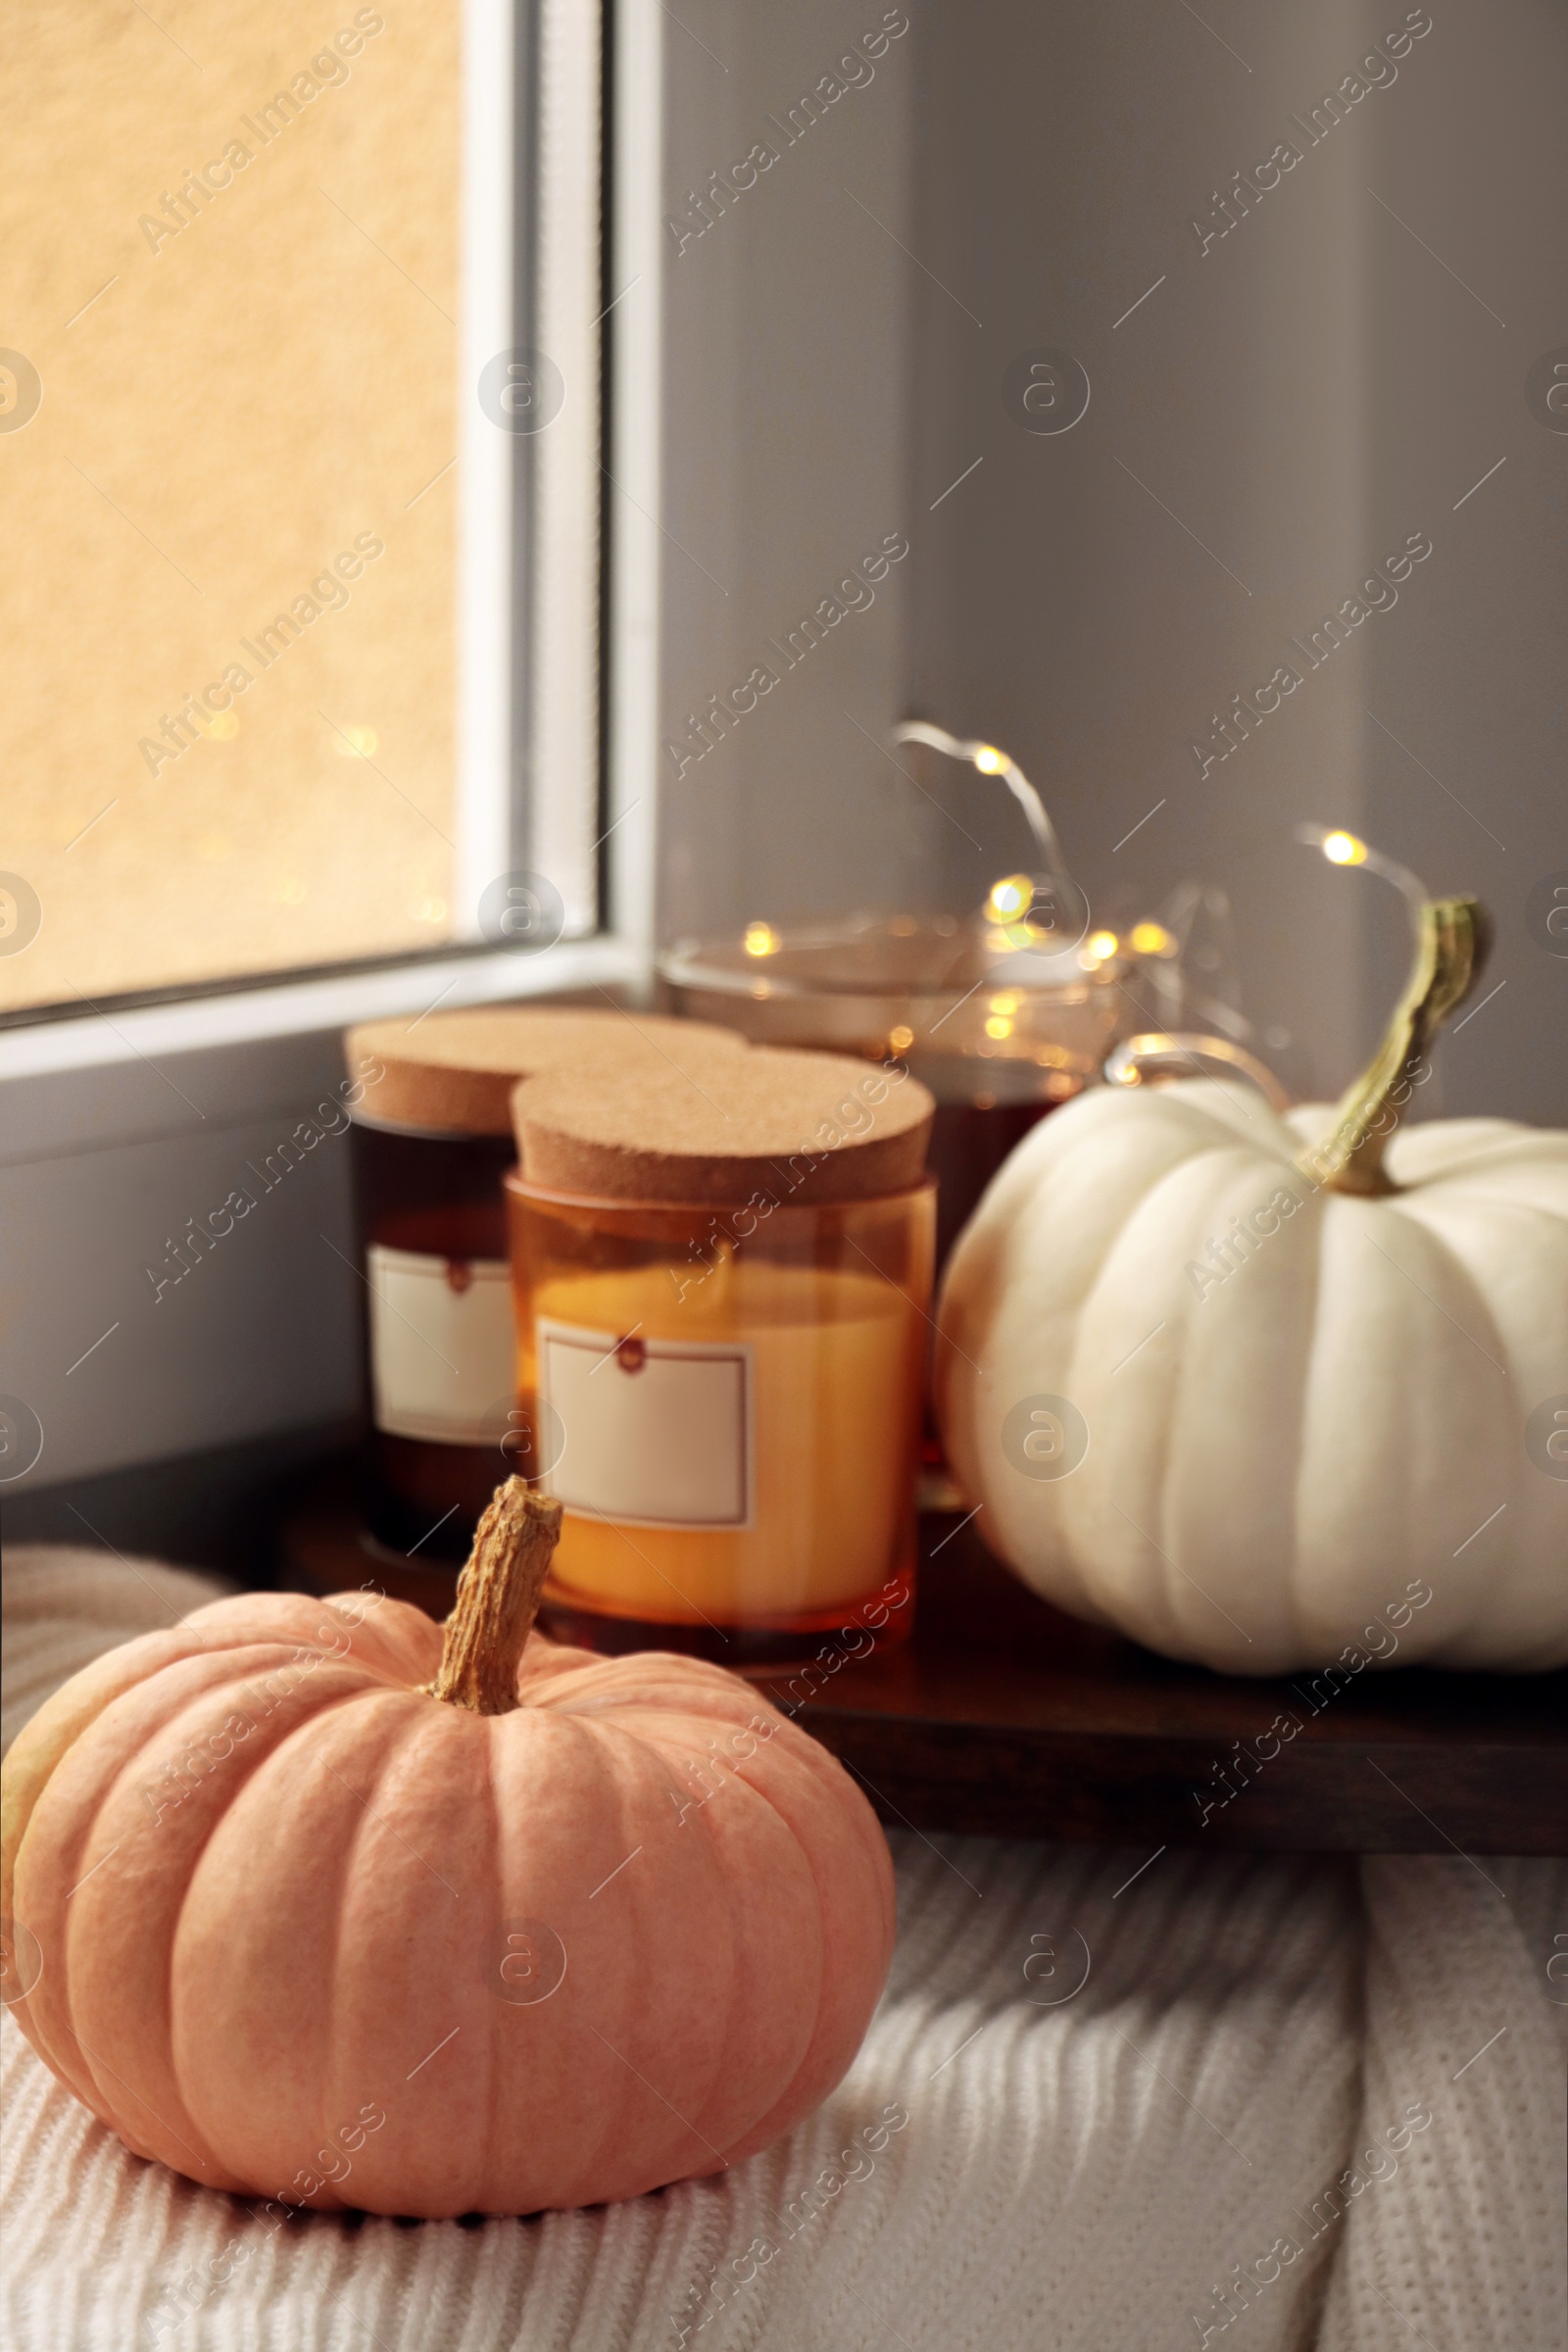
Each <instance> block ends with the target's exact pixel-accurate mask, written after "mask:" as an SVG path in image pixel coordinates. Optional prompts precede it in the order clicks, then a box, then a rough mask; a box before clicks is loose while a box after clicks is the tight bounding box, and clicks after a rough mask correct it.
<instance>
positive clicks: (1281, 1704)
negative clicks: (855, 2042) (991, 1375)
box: [279, 1485, 1568, 1857]
mask: <svg viewBox="0 0 1568 2352" xmlns="http://www.w3.org/2000/svg"><path fill="white" fill-rule="evenodd" d="M922 1553H923V1566H922V1571H921V1584H920V1593H919V1599H918V1605H917V1614H916V1620H915V1631H914V1636H913V1639H912V1641H910V1642H908V1643H907V1644H906V1645H905V1646H904V1647H903V1648H901V1649H894V1650H886V1651H882V1652H873V1653H872V1654H871V1655H870V1656H868V1657H864V1658H852V1657H849V1656H848V1655H845V1654H844V1653H842V1652H840V1653H839V1654H840V1655H842V1656H843V1662H842V1663H841V1664H839V1665H838V1666H837V1667H836V1668H834V1669H832V1670H831V1671H829V1670H828V1669H827V1668H826V1667H823V1668H821V1669H819V1670H818V1672H819V1674H820V1687H819V1688H817V1689H816V1691H815V1694H814V1695H806V1692H807V1691H808V1689H809V1685H808V1684H807V1683H806V1682H804V1681H803V1680H802V1678H800V1677H795V1678H789V1677H786V1678H783V1679H782V1681H780V1680H777V1679H773V1680H768V1679H761V1678H759V1679H760V1688H762V1689H763V1690H764V1691H767V1692H768V1694H769V1695H770V1696H772V1697H773V1698H774V1699H775V1701H776V1703H778V1704H780V1705H782V1706H784V1707H785V1708H786V1709H787V1710H788V1711H790V1712H791V1713H793V1714H794V1715H795V1716H796V1718H797V1720H798V1721H799V1722H800V1723H801V1724H802V1725H803V1726H804V1727H805V1728H806V1729H807V1730H809V1732H811V1733H812V1734H814V1736H815V1737H816V1738H817V1739H818V1740H821V1741H822V1742H823V1744H824V1745H825V1746H827V1747H829V1748H831V1749H832V1750H833V1752H834V1754H835V1755H837V1756H840V1757H842V1759H843V1760H844V1762H845V1764H847V1765H848V1766H849V1768H850V1769H851V1771H853V1772H854V1773H856V1774H857V1775H858V1778H859V1779H860V1780H861V1782H862V1783H863V1785H864V1787H865V1789H866V1792H867V1794H868V1795H869V1796H870V1798H871V1800H872V1802H873V1803H874V1804H875V1805H876V1807H877V1810H878V1812H879V1813H880V1814H881V1816H882V1818H883V1820H884V1821H887V1822H889V1823H890V1824H893V1825H895V1826H898V1825H903V1826H905V1827H907V1828H910V1829H915V1830H923V1831H930V1830H961V1831H969V1832H974V1833H978V1834H980V1835H983V1836H989V1837H1009V1838H1060V1839H1065V1840H1068V1841H1070V1842H1075V1843H1095V1844H1114V1845H1129V1846H1136V1845H1148V1846H1149V1847H1151V1848H1158V1847H1164V1846H1167V1845H1180V1846H1191V1847H1196V1848H1198V1849H1200V1850H1201V1849H1202V1848H1204V1847H1214V1848H1219V1847H1225V1848H1229V1849H1235V1848H1238V1847H1241V1848H1254V1849H1258V1848H1262V1849H1289V1850H1293V1851H1319V1852H1349V1853H1359V1852H1365V1853H1407V1854H1416V1853H1420V1854H1441V1853H1459V1854H1463V1855H1465V1856H1466V1857H1470V1856H1473V1855H1477V1854H1481V1855H1485V1854H1501V1853H1510V1854H1544V1853H1562V1852H1564V1851H1568V1674H1551V1675H1519V1676H1512V1675H1461V1674H1441V1673H1436V1672H1430V1671H1428V1670H1426V1669H1423V1668H1421V1667H1411V1668H1408V1669H1405V1670H1399V1671H1394V1672H1390V1673H1371V1672H1369V1673H1365V1674H1362V1675H1360V1676H1358V1677H1357V1678H1356V1679H1355V1681H1353V1682H1352V1683H1350V1684H1349V1685H1348V1687H1346V1688H1344V1689H1342V1690H1339V1691H1334V1692H1333V1693H1332V1695H1328V1694H1326V1693H1325V1691H1324V1690H1323V1689H1322V1687H1321V1686H1320V1688H1319V1690H1318V1691H1317V1693H1316V1703H1315V1705H1314V1694H1313V1691H1312V1689H1311V1687H1310V1678H1309V1677H1307V1676H1305V1675H1298V1676H1296V1677H1293V1678H1292V1679H1291V1680H1289V1681H1283V1682H1249V1681H1243V1680H1241V1679H1238V1678H1234V1677H1231V1676H1226V1675H1217V1674H1209V1673H1207V1672H1205V1671H1204V1670H1203V1669H1202V1668H1201V1667H1192V1666H1179V1665H1173V1664H1172V1663H1171V1662H1170V1661H1169V1660H1167V1659H1164V1658H1157V1657H1154V1656H1153V1655H1152V1654H1151V1652H1149V1651H1148V1650H1144V1649H1140V1648H1138V1647H1137V1646H1136V1645H1135V1644H1134V1643H1132V1642H1124V1641H1121V1640H1120V1639H1119V1638H1118V1637H1116V1636H1115V1635H1113V1634H1107V1633H1103V1632H1101V1631H1099V1630H1098V1629H1097V1628H1095V1627H1091V1626H1085V1625H1080V1624H1079V1623H1078V1622H1077V1621H1076V1620H1075V1619H1073V1618H1070V1617H1066V1616H1063V1615H1062V1614H1061V1612H1060V1611H1059V1610H1056V1609H1053V1608H1049V1607H1047V1606H1046V1604H1045V1603H1044V1602H1043V1601H1039V1600H1037V1599H1035V1597H1034V1596H1033V1594H1032V1593H1028V1592H1026V1591H1025V1590H1024V1588H1023V1587H1022V1586H1021V1585H1020V1584H1018V1583H1017V1582H1016V1581H1015V1580H1014V1579H1013V1578H1012V1577H1011V1576H1010V1575H1009V1574H1008V1573H1007V1572H1006V1571H1005V1569H1004V1568H1002V1567H1000V1566H999V1565H998V1563H997V1562H996V1561H995V1560H994V1559H993V1558H992V1557H991V1555H990V1553H989V1552H988V1551H987V1550H986V1549H985V1547H984V1545H983V1544H981V1543H980V1542H979V1540H978V1539H977V1537H976V1536H975V1535H974V1533H973V1531H972V1530H971V1529H968V1528H966V1527H963V1526H961V1524H960V1523H957V1522H956V1521H954V1520H952V1519H938V1518H933V1519H931V1520H928V1521H927V1522H926V1523H925V1524H924V1527H923V1529H922ZM279 1567H280V1580H279V1581H280V1582H282V1583H284V1584H286V1585H290V1586H293V1587H296V1588H303V1589H305V1590H307V1591H315V1592H332V1591H336V1590H338V1589H339V1588H341V1587H343V1586H347V1585H358V1584H361V1583H362V1582H363V1581H364V1580H365V1579H366V1578H367V1577H368V1576H372V1575H373V1576H376V1577H378V1578H379V1580H380V1581H381V1583H382V1584H383V1586H384V1588H385V1590H386V1591H387V1592H389V1593H394V1594H395V1595H397V1596H398V1597H401V1598H404V1599H408V1600H412V1601H415V1602H417V1604H418V1605H419V1606H421V1607H425V1608H428V1609H429V1610H430V1612H431V1614H432V1615H434V1616H444V1615H445V1613H446V1611H447V1609H448V1607H449V1606H450V1605H451V1595H452V1590H453V1582H454V1578H453V1572H452V1571H451V1570H450V1569H442V1568H439V1567H422V1566H421V1565H420V1563H419V1562H418V1561H417V1559H416V1560H413V1561H404V1562H399V1561H398V1560H397V1558H396V1555H394V1554H390V1553H386V1552H384V1551H381V1550H380V1549H379V1548H378V1547H374V1546H371V1545H370V1544H369V1542H368V1538H366V1537H365V1535H364V1533H363V1530H362V1529H361V1528H360V1526H359V1523H358V1520H357V1518H356V1516H355V1513H354V1510H353V1506H352V1503H351V1502H350V1501H349V1500H348V1498H347V1495H346V1493H345V1492H344V1490H343V1489H342V1488H341V1487H333V1486H331V1485H328V1486H324V1487H322V1488H321V1489H319V1490H317V1491H316V1492H315V1493H314V1494H313V1495H311V1496H310V1497H309V1498H308V1499H307V1501H306V1502H305V1504H304V1505H303V1506H302V1508H301V1509H300V1510H299V1511H298V1512H297V1513H295V1514H294V1516H293V1517H292V1518H291V1519H290V1520H289V1521H288V1522H287V1523H286V1525H285V1528H284V1531H283V1547H282V1557H281V1559H280V1562H279ZM792 1679H793V1681H794V1683H795V1692H794V1694H793V1695H792V1693H791V1691H790V1690H789V1688H788V1687H787V1685H788V1683H789V1682H790V1681H791V1680H792ZM803 1702H804V1703H803ZM1280 1717H1285V1718H1287V1719H1289V1720H1292V1721H1294V1722H1295V1723H1296V1724H1298V1725H1299V1730H1298V1731H1297V1732H1296V1733H1295V1735H1294V1736H1293V1737H1292V1738H1291V1739H1290V1740H1288V1741H1287V1740H1282V1739H1281V1738H1280V1736H1279V1734H1278V1733H1271V1731H1270V1727H1271V1726H1272V1725H1274V1724H1275V1722H1276V1719H1277V1718H1280ZM1260 1747H1261V1750H1262V1760H1260V1759H1259V1748H1260ZM1271 1750H1272V1751H1273V1752H1270V1751H1271ZM1242 1755H1245V1756H1248V1757H1250V1759H1251V1760H1250V1763H1247V1764H1241V1763H1239V1762H1238V1758H1239V1756H1242ZM1227 1789H1229V1790H1230V1793H1229V1794H1228V1795H1227ZM1205 1805H1206V1806H1207V1810H1206V1812H1205V1811H1204V1806H1205Z"/></svg>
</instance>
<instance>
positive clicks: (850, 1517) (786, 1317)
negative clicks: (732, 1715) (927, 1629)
mask: <svg viewBox="0 0 1568 2352" xmlns="http://www.w3.org/2000/svg"><path fill="white" fill-rule="evenodd" d="M931 1110H932V1104H931V1101H930V1098H929V1096H927V1095H926V1094H925V1092H924V1089H923V1088H921V1087H920V1086H919V1085H918V1083H917V1082H916V1081H914V1080H912V1079H909V1078H908V1077H907V1075H906V1074H905V1073H904V1072H903V1071H902V1070H897V1069H895V1070H891V1071H890V1070H884V1069H874V1068H873V1069H868V1068H867V1067H866V1066H865V1064H863V1063H857V1062H852V1061H848V1060H845V1059H843V1058H842V1057H840V1056H837V1055H828V1054H783V1053H773V1052H770V1051H767V1050H766V1049H763V1050H760V1051H759V1052H756V1053H753V1054H746V1055H745V1056H744V1057H743V1058H741V1059H739V1060H737V1061H735V1062H733V1063H731V1064H729V1065H726V1066H725V1067H724V1068H723V1069H722V1071H721V1072H720V1074H719V1075H717V1076H716V1077H710V1078H709V1080H708V1081H707V1082H705V1085H704V1087H703V1088H702V1089H700V1090H699V1089H696V1088H694V1087H693V1086H692V1085H691V1084H690V1083H689V1082H687V1081H685V1080H683V1079H682V1078H681V1077H680V1075H679V1074H678V1073H673V1072H664V1073H657V1074H651V1075H648V1076H647V1077H646V1078H641V1077H640V1078H639V1080H638V1082H637V1083H636V1084H633V1085H628V1084H624V1083H620V1084H617V1083H607V1082H606V1081H604V1080H602V1079H598V1078H594V1079H589V1080H566V1079H564V1078H562V1077H556V1078H545V1079H539V1080H536V1081H534V1082H533V1083H532V1084H531V1085H529V1086H526V1087H523V1088H520V1089H519V1090H518V1094H517V1099H516V1121H517V1130H518V1138H519V1145H520V1150H521V1156H522V1165H521V1168H520V1170H519V1171H518V1172H517V1173H516V1174H515V1175H513V1176H510V1177H509V1178H508V1180H507V1192H508V1201H509V1217H510V1226H511V1241H512V1262H513V1272H514V1281H515V1287H516V1301H517V1330H518V1345H519V1368H518V1382H519V1388H520V1390H521V1391H522V1393H523V1395H524V1398H525V1403H524V1412H525V1414H526V1416H527V1418H528V1420H529V1425H530V1428H531V1430H532V1431H534V1432H535V1433H536V1453H535V1457H534V1459H533V1461H532V1463H531V1467H532V1469H533V1471H534V1473H535V1475H537V1476H538V1477H539V1479H540V1481H541V1483H542V1484H543V1485H544V1486H545V1487H546V1488H547V1489H548V1491H549V1492H551V1493H552V1494H555V1495H558V1496H559V1497H560V1498H561V1500H562V1502H563V1503H564V1505H565V1517H564V1526H563V1533H562V1539H561V1544H560V1546H559V1548H558V1550H557V1553H556V1556H555V1563H554V1568H553V1573H552V1577H551V1582H550V1584H549V1585H548V1586H547V1587H546V1591H545V1608H544V1614H545V1620H546V1623H547V1625H548V1627H549V1630H551V1631H553V1632H554V1633H555V1634H557V1635H558V1637H560V1638H562V1639H565V1640H570V1641H572V1642H580V1643H582V1644H584V1645H585V1646H589V1647H593V1648H598V1649H603V1650H623V1649H632V1648H645V1647H650V1646H653V1647H661V1648H676V1649H682V1650H687V1651H693V1652H696V1653H697V1654H699V1655H703V1656H709V1657H713V1658H716V1659H718V1660H719V1661H720V1662H722V1663H723V1664H726V1665H730V1666H746V1665H766V1666H774V1665H777V1664H781V1663H783V1662H786V1661H794V1660H796V1659H798V1658H800V1657H801V1656H803V1655H804V1654H807V1653H809V1650H810V1649H811V1648H813V1647H814V1646H815V1644H816V1642H818V1641H820V1639H821V1637H822V1636H823V1635H824V1634H826V1633H829V1632H832V1631H836V1630H839V1629H842V1628H847V1627H851V1626H857V1625H858V1626H861V1627H864V1628H865V1629H866V1630H867V1631H868V1632H869V1633H870V1634H871V1635H872V1637H873V1638H874V1639H875V1640H877V1641H879V1642H893V1641H899V1640H902V1639H904V1638H905V1637H906V1636H907V1631H908V1628H909V1625H910V1622H911V1620H912V1616H913V1607H912V1598H913V1571H914V1478H915V1469H916V1459H917V1451H918V1441H919V1421H920V1399H921V1389H922V1379H923V1371H924V1364H925V1356H926V1340H927V1332H928V1324H927V1319H926V1318H927V1310H928V1307H929V1303H930V1290H931V1267H932V1252H933V1241H934V1234H935V1197H936V1186H935V1183H934V1182H933V1181H932V1180H931V1179H930V1178H928V1177H926V1176H925V1175H924V1172H923V1171H924V1160H925V1150H926V1143H927V1139H928V1136H929V1131H930V1123H931Z"/></svg>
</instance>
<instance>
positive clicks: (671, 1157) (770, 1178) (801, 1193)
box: [513, 1046, 936, 1203]
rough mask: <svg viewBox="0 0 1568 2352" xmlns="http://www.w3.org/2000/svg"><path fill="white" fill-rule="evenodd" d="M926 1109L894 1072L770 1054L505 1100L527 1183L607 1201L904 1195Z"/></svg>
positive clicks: (586, 1081) (574, 1078) (917, 1164)
mask: <svg viewBox="0 0 1568 2352" xmlns="http://www.w3.org/2000/svg"><path fill="white" fill-rule="evenodd" d="M935 1108H936V1104H935V1103H934V1101H933V1100H932V1098H931V1096H930V1095H928V1094H927V1092H926V1090H925V1088H924V1087H923V1086H921V1085H920V1083H919V1082H918V1080H917V1079H913V1078H910V1077H908V1076H907V1075H905V1074H902V1073H901V1072H899V1071H898V1070H896V1069H894V1070H887V1069H883V1068H881V1067H879V1066H878V1064H877V1063H875V1062H867V1061H861V1060H858V1059H857V1058H852V1057H851V1056H850V1055H849V1054H804V1053H788V1052H785V1051H782V1050H779V1049H775V1048H773V1047H770V1046H754V1047H753V1048H752V1049H751V1051H750V1052H749V1053H746V1054H736V1055H733V1056H732V1057H731V1058H730V1059H729V1060H728V1061H725V1062H722V1063H720V1064H719V1065H718V1066H717V1067H714V1066H713V1064H712V1063H711V1062H710V1064H709V1066H708V1067H707V1068H706V1069H702V1070H693V1071H690V1072H687V1073H684V1074H683V1073H682V1072H681V1071H679V1070H675V1069H672V1068H670V1067H669V1065H668V1064H667V1063H665V1064H663V1065H662V1066H651V1065H650V1064H649V1063H648V1062H646V1061H643V1062H638V1063H637V1064H635V1065H633V1066H623V1067H621V1068H618V1069H616V1070H613V1071H610V1070H603V1069H601V1070H590V1071H583V1072H575V1071H574V1072H571V1073H570V1074H568V1073H566V1072H564V1071H557V1072H554V1073H551V1074H547V1075H546V1076H544V1077H540V1078H534V1079H531V1080H530V1081H529V1082H528V1083H527V1084H526V1085H523V1086H519V1087H518V1088H517V1091H516V1093H515V1096H514V1097H513V1120H514V1124H515V1127H516V1131H517V1150H518V1153H519V1156H520V1158H521V1161H522V1172H523V1176H524V1178H525V1179H526V1181H527V1182H528V1183H530V1184H537V1185H540V1186H543V1187H544V1188H545V1189H546V1190H548V1191H551V1192H563V1193H580V1194H587V1195H589V1196H590V1197H592V1198H595V1199H599V1200H612V1201H715V1202H719V1201H749V1200H750V1199H751V1197H752V1195H753V1194H754V1193H763V1194H765V1195H767V1196H768V1197H769V1198H771V1199H772V1200H775V1201H780V1202H781V1203H782V1202H783V1201H863V1200H869V1199H872V1198H874V1197H875V1196H877V1195H879V1194H884V1193H898V1192H905V1191H907V1189H908V1187H909V1186H910V1185H914V1184H918V1183H919V1181H920V1179H921V1177H922V1176H923V1175H924V1173H925V1152H926V1142H927V1139H928V1137H929V1135H930V1132H931V1118H932V1113H933V1112H934V1110H935Z"/></svg>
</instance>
